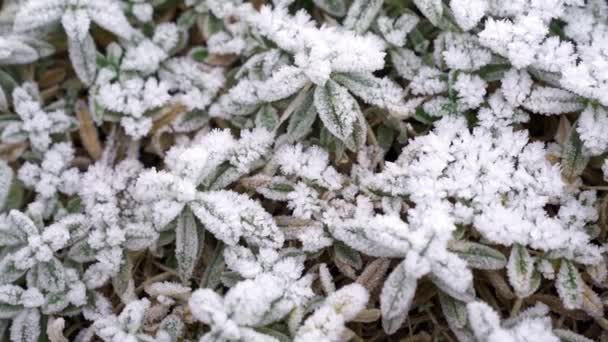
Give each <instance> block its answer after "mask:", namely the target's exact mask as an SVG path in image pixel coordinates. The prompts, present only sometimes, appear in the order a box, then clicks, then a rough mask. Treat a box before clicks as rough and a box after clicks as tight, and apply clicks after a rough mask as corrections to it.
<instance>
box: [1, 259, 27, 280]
mask: <svg viewBox="0 0 608 342" xmlns="http://www.w3.org/2000/svg"><path fill="white" fill-rule="evenodd" d="M26 271H27V270H20V269H18V268H16V267H15V263H14V261H13V260H12V259H11V258H10V257H8V256H5V257H4V258H3V259H2V260H1V261H0V284H8V283H12V282H14V281H15V280H17V279H19V278H21V276H22V275H24V274H25V272H26Z"/></svg>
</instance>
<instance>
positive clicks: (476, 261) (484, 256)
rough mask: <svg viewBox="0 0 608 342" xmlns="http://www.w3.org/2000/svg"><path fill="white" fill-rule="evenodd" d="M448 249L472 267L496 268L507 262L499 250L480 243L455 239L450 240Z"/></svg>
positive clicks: (503, 265)
mask: <svg viewBox="0 0 608 342" xmlns="http://www.w3.org/2000/svg"><path fill="white" fill-rule="evenodd" d="M449 249H450V251H452V252H454V253H456V254H458V256H459V257H460V258H461V259H463V260H465V261H466V262H467V264H468V265H469V266H470V267H472V268H478V269H481V270H498V269H501V268H503V267H505V265H506V264H507V258H505V256H504V255H503V254H502V253H501V252H499V251H497V250H495V249H494V248H490V247H488V246H486V245H482V244H480V243H476V242H469V241H462V240H456V241H452V242H450V245H449Z"/></svg>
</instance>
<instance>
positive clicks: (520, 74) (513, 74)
mask: <svg viewBox="0 0 608 342" xmlns="http://www.w3.org/2000/svg"><path fill="white" fill-rule="evenodd" d="M500 89H501V92H502V94H503V95H504V97H505V99H506V100H507V101H508V102H509V103H510V104H511V105H512V106H519V105H522V104H523V103H524V101H525V100H526V98H527V97H528V96H529V95H530V92H531V91H532V78H531V77H530V74H528V73H527V72H526V71H525V70H517V69H511V70H509V71H508V72H506V73H505V74H504V77H503V78H502V80H501V86H500Z"/></svg>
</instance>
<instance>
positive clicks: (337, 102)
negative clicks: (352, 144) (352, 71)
mask: <svg viewBox="0 0 608 342" xmlns="http://www.w3.org/2000/svg"><path fill="white" fill-rule="evenodd" d="M314 102H315V107H316V108H317V111H318V113H319V118H320V119H321V121H323V123H324V124H325V127H326V128H327V129H328V130H329V131H330V132H331V134H333V135H334V136H336V137H337V138H338V139H340V140H342V141H344V142H348V141H351V140H353V137H354V136H356V135H358V134H360V133H359V132H357V131H356V130H357V127H355V126H358V121H359V120H360V117H362V116H363V114H362V113H361V109H360V108H359V104H358V103H357V101H356V100H355V99H354V98H353V97H352V96H351V95H350V94H349V93H348V91H347V90H346V88H344V87H342V86H340V85H339V84H337V83H336V82H334V81H331V80H330V81H328V82H327V83H326V84H325V86H318V87H317V88H316V89H315V96H314ZM358 129H360V127H359V128H358ZM364 138H365V135H363V140H365V139H364ZM357 139H358V137H357ZM356 145H358V146H361V145H362V144H361V143H360V141H357V142H356Z"/></svg>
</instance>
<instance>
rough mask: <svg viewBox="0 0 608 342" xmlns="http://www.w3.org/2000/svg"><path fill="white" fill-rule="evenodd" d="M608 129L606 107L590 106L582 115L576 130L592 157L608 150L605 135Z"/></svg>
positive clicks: (607, 138) (607, 139)
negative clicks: (607, 128)
mask: <svg viewBox="0 0 608 342" xmlns="http://www.w3.org/2000/svg"><path fill="white" fill-rule="evenodd" d="M606 127H608V111H606V109H605V108H604V107H601V106H593V105H588V106H587V107H586V108H585V110H583V112H582V113H581V115H580V117H579V119H578V121H577V124H576V128H575V129H576V131H577V132H578V134H579V136H580V140H581V141H582V142H583V145H584V146H585V149H586V150H588V151H589V153H590V154H591V155H599V154H602V153H603V152H604V151H606V149H608V137H607V136H606V134H604V132H605V128H606Z"/></svg>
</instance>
